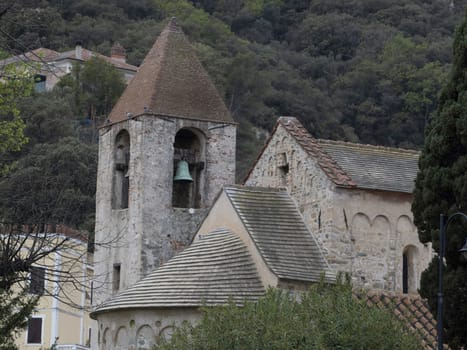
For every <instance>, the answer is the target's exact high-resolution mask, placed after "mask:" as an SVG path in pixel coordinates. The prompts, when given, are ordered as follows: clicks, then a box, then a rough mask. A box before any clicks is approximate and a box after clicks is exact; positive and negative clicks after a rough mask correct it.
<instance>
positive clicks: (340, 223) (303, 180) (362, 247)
mask: <svg viewBox="0 0 467 350" xmlns="http://www.w3.org/2000/svg"><path fill="white" fill-rule="evenodd" d="M246 184H247V185H252V186H266V187H277V186H283V187H286V188H287V189H288V190H289V191H290V193H291V194H292V196H293V197H294V199H295V201H296V203H297V205H298V207H299V209H300V211H301V213H302V215H303V217H304V219H305V222H306V223H307V224H308V225H309V227H310V229H311V231H312V232H313V233H314V234H315V236H316V238H317V239H318V242H319V243H320V245H321V248H322V250H323V253H324V254H325V256H326V258H327V261H328V263H329V264H330V266H331V267H332V268H334V269H335V270H337V271H343V272H349V273H351V275H352V279H353V283H354V285H356V286H361V287H365V288H371V289H385V290H391V291H402V287H403V286H402V280H403V276H402V269H403V266H402V265H403V254H406V256H407V258H408V260H407V264H408V271H407V273H408V276H407V277H406V278H407V279H408V291H409V292H416V290H417V288H418V287H419V279H420V274H421V271H423V270H424V269H425V268H426V267H427V266H428V263H429V262H430V261H431V257H432V249H431V244H427V245H424V244H421V243H420V242H419V240H418V235H417V231H416V228H415V226H414V225H413V219H412V213H411V200H412V196H411V195H410V194H403V193H394V192H385V191H367V190H360V189H345V188H337V187H336V186H335V185H334V184H333V183H332V182H331V181H330V180H329V178H328V177H327V176H326V175H325V173H324V172H323V171H322V170H321V168H320V167H319V165H318V164H317V163H316V162H315V160H314V159H313V158H312V157H311V156H310V155H309V154H308V153H307V152H305V151H304V150H303V148H302V147H301V146H300V145H299V144H298V143H297V142H296V140H295V139H294V138H292V137H291V136H290V135H289V134H288V132H287V131H286V130H284V129H283V128H282V127H281V126H279V127H278V129H277V130H276V132H275V133H274V135H273V136H272V139H271V140H270V142H269V144H268V147H267V148H266V149H265V150H264V152H263V154H262V155H261V157H260V158H259V160H258V162H257V163H256V166H255V168H254V169H253V170H252V172H251V173H250V175H249V177H248V179H247V181H246Z"/></svg>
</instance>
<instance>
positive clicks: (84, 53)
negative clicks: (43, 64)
mask: <svg viewBox="0 0 467 350" xmlns="http://www.w3.org/2000/svg"><path fill="white" fill-rule="evenodd" d="M78 51H79V52H80V54H77V50H76V49H73V50H69V51H65V52H62V53H60V54H59V55H58V56H57V57H55V58H54V61H61V60H66V59H71V60H78V61H87V60H90V59H91V58H93V57H99V58H101V59H103V60H104V61H106V62H108V63H110V64H111V65H113V66H114V67H115V68H119V69H125V70H130V71H133V72H136V71H137V70H138V67H136V66H133V65H132V64H129V63H126V62H122V61H120V60H117V59H113V58H112V57H109V56H104V55H101V54H100V53H97V52H94V51H91V50H88V49H85V48H81V50H78Z"/></svg>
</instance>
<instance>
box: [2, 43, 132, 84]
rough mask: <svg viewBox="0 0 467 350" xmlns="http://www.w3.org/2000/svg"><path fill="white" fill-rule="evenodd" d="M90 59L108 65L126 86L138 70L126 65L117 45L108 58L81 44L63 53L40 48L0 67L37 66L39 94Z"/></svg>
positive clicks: (120, 48) (12, 59) (122, 49)
mask: <svg viewBox="0 0 467 350" xmlns="http://www.w3.org/2000/svg"><path fill="white" fill-rule="evenodd" d="M92 57H99V58H101V59H103V60H104V61H106V62H108V63H110V64H111V65H112V66H113V67H115V69H116V70H117V71H118V72H120V73H121V74H122V76H123V78H124V80H125V81H126V83H127V84H128V83H129V82H130V81H131V79H132V78H133V77H134V75H135V74H136V72H137V70H138V67H136V66H133V65H131V64H128V63H126V54H125V49H124V48H123V47H122V46H121V45H120V44H118V43H115V44H114V45H113V46H112V49H111V54H110V57H109V56H105V55H102V54H100V53H97V52H94V51H91V50H88V49H85V48H83V47H82V46H81V44H76V47H75V49H74V50H69V51H64V52H57V51H54V50H50V49H47V48H43V47H41V48H38V49H35V50H32V51H29V52H26V53H24V54H21V55H17V56H13V57H10V58H7V59H4V60H0V67H2V66H5V65H8V64H12V63H21V62H23V63H25V64H27V65H31V64H37V65H38V66H39V72H38V73H37V74H36V77H35V78H36V81H35V90H36V91H38V92H41V91H48V90H51V89H53V87H54V86H55V85H56V84H57V83H58V82H59V81H60V79H61V78H62V77H63V76H65V75H67V74H69V73H71V70H72V68H73V64H82V63H83V62H85V61H87V60H89V59H91V58H92Z"/></svg>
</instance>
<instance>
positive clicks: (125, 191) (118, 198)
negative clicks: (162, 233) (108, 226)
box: [112, 130, 130, 209]
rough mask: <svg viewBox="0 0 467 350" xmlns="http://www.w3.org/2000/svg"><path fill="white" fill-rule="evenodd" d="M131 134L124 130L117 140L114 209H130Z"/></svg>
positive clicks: (115, 149) (113, 191) (113, 189)
mask: <svg viewBox="0 0 467 350" xmlns="http://www.w3.org/2000/svg"><path fill="white" fill-rule="evenodd" d="M129 166H130V134H129V133H128V131H126V130H122V131H120V132H119V133H118V135H117V137H116V138H115V146H114V169H113V186H112V187H113V188H112V208H113V209H125V208H128V199H129V194H130V174H129Z"/></svg>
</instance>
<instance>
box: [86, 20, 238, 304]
mask: <svg viewBox="0 0 467 350" xmlns="http://www.w3.org/2000/svg"><path fill="white" fill-rule="evenodd" d="M235 137H236V124H235V123H234V121H233V119H232V117H231V116H230V113H229V111H228V110H227V108H226V107H225V105H224V102H223V100H222V98H221V97H220V95H219V93H218V92H217V90H216V88H215V87H214V85H213V83H212V81H211V80H210V78H209V77H208V74H207V73H206V71H205V70H204V69H203V67H202V65H201V63H200V62H199V60H198V58H197V57H196V54H195V52H194V50H193V48H192V47H191V46H190V44H189V42H188V40H187V39H186V37H185V35H184V34H183V32H182V31H181V29H180V28H179V27H178V26H177V25H176V24H175V21H174V20H173V19H172V20H171V21H170V23H169V24H168V25H167V27H166V28H165V29H164V30H163V31H162V33H161V34H160V36H159V38H158V39H157V40H156V42H155V43H154V46H153V47H152V48H151V50H150V51H149V53H148V55H147V56H146V58H145V59H144V61H143V63H142V65H141V67H140V68H139V70H138V73H137V74H136V76H135V77H134V78H133V80H132V81H131V82H130V84H129V85H128V87H127V89H126V90H125V92H124V93H123V95H122V96H121V98H120V99H119V101H118V102H117V104H116V105H115V107H114V109H113V110H112V112H111V113H110V115H109V119H108V122H107V124H106V125H104V126H103V127H102V128H101V129H100V132H99V165H98V178H97V193H96V246H95V247H96V251H95V282H94V290H95V294H94V295H95V301H96V303H99V302H102V301H103V300H105V299H106V298H108V297H110V296H111V295H112V294H114V293H116V292H117V291H119V290H122V289H126V288H127V287H128V286H130V285H132V284H134V283H135V282H136V281H138V280H139V279H140V278H141V277H143V276H144V275H145V274H146V273H148V272H149V271H151V270H152V269H153V268H155V267H157V266H159V265H160V264H162V263H164V262H166V261H167V260H168V259H169V258H170V257H172V256H173V255H174V254H175V253H176V252H177V251H180V250H181V249H183V248H184V247H185V246H186V245H187V244H188V243H189V242H190V241H191V239H192V235H193V234H194V233H195V230H196V228H197V226H198V225H199V223H200V222H201V219H202V218H203V217H204V215H205V214H206V213H207V210H208V209H209V207H210V205H211V203H212V202H213V200H214V197H215V196H216V195H217V193H218V192H219V190H220V189H221V187H222V185H224V184H231V183H234V179H235V175H234V174H235ZM181 161H182V162H181ZM184 166H185V167H184ZM177 169H178V171H179V172H178V173H177ZM180 171H181V172H182V173H180ZM176 175H178V176H177V179H180V176H181V177H182V179H181V181H176V180H175V181H174V177H175V176H176Z"/></svg>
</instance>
